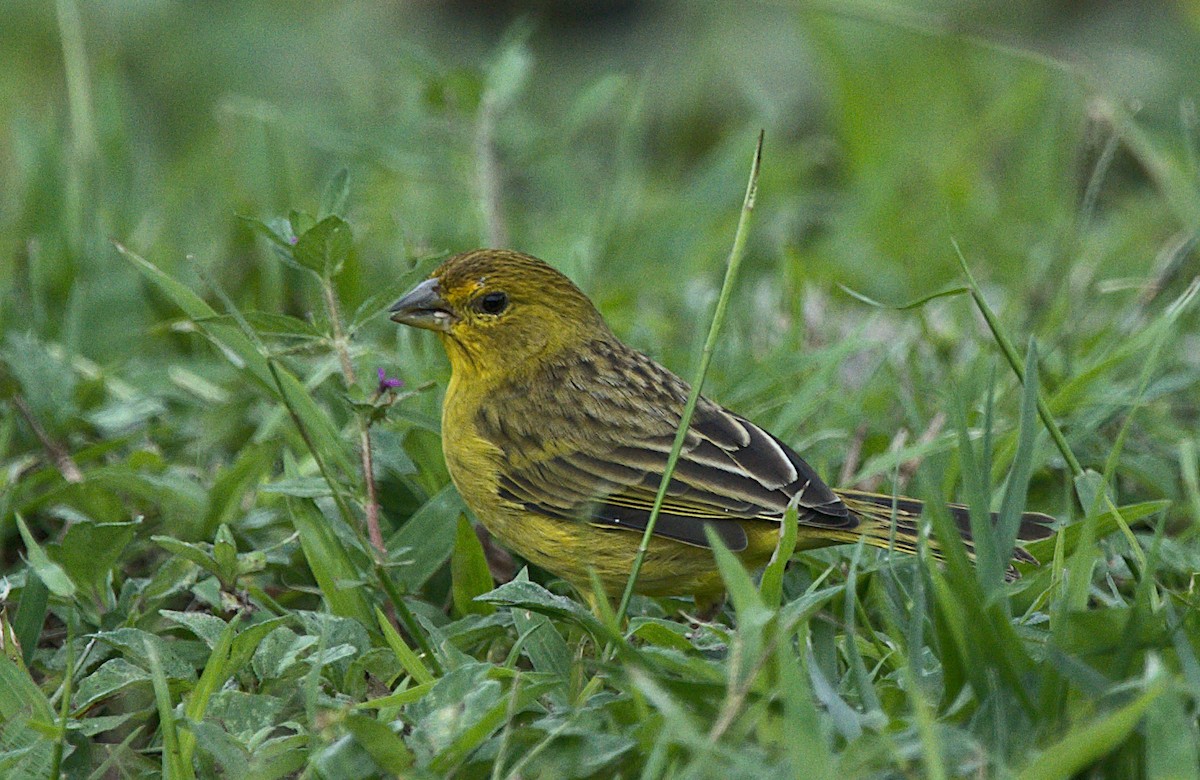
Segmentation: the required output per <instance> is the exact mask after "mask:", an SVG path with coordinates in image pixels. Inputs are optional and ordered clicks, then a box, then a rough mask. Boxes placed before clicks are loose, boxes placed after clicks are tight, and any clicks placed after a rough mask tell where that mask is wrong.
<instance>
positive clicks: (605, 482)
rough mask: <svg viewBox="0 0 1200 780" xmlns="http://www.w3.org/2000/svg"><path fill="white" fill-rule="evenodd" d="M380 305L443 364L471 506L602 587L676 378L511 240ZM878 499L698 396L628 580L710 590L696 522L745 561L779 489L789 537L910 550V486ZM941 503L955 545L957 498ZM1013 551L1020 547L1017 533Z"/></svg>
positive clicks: (646, 586)
mask: <svg viewBox="0 0 1200 780" xmlns="http://www.w3.org/2000/svg"><path fill="white" fill-rule="evenodd" d="M389 311H390V312H391V314H392V319H393V320H395V321H396V322H400V323H403V324H405V325H411V326H413V327H416V328H424V329H427V330H431V331H434V332H435V333H437V335H438V337H439V338H440V340H441V342H442V345H443V346H444V347H445V349H446V354H447V356H448V357H449V359H450V367H451V370H452V374H451V377H450V386H449V388H448V389H447V390H446V398H445V401H444V404H443V407H442V448H443V451H444V454H445V458H446V465H447V467H448V468H449V470H450V476H451V477H452V478H453V480H454V484H455V485H456V486H457V487H458V491H459V493H461V494H462V497H463V499H464V500H465V501H466V503H467V506H469V507H470V508H471V511H472V512H474V513H475V516H476V517H478V518H479V520H480V521H481V522H482V523H483V524H484V526H486V527H487V529H488V530H489V531H491V532H492V534H493V535H494V536H496V537H497V538H498V539H499V540H500V541H501V542H503V543H504V544H505V545H506V546H508V547H509V548H511V549H512V550H513V551H515V552H516V553H518V554H519V555H521V556H523V557H524V558H525V559H527V560H528V561H530V562H532V563H534V564H536V565H538V566H540V567H542V568H544V569H546V570H547V571H550V572H552V573H554V574H556V575H558V576H560V577H562V578H563V579H565V580H567V581H569V582H571V583H572V584H574V585H575V586H576V587H577V588H579V589H580V590H581V591H583V592H584V593H588V592H590V584H589V583H590V577H589V570H593V571H595V572H596V574H597V575H599V578H600V580H601V581H602V582H603V583H604V586H605V588H607V589H608V590H609V592H610V593H619V592H620V591H621V589H623V588H624V585H625V581H626V579H627V578H628V576H629V571H630V568H631V565H632V562H633V559H634V556H635V554H636V552H637V548H638V545H639V543H640V541H641V537H642V533H643V532H644V531H645V528H646V524H647V521H648V519H649V516H650V510H651V507H652V505H653V503H654V498H655V495H656V493H657V491H658V487H659V483H660V481H661V479H662V475H663V471H664V469H665V466H666V462H667V456H668V454H669V452H670V451H671V446H672V444H673V442H674V439H675V435H676V431H677V429H678V427H679V422H680V417H681V414H682V410H683V407H684V404H685V402H686V400H687V397H688V394H689V389H690V388H689V386H688V384H687V383H686V382H684V381H683V380H682V379H680V378H679V377H677V376H676V375H675V374H673V373H671V372H670V371H668V370H667V369H665V368H663V367H662V366H660V365H659V364H658V363H656V362H655V361H653V360H651V359H650V358H649V357H647V356H646V355H644V354H642V353H641V352H638V351H637V350H635V349H632V348H630V347H628V346H626V345H625V344H623V343H622V342H621V340H620V339H618V338H617V337H616V336H615V335H614V334H613V332H612V330H611V329H610V328H609V327H608V324H607V323H606V322H605V321H604V318H603V317H602V316H601V315H600V312H599V311H597V310H596V307H595V306H593V305H592V302H591V301H590V300H588V298H587V296H586V295H584V294H583V292H581V291H580V290H579V288H578V287H576V286H575V285H574V284H573V283H572V282H571V281H570V280H569V279H568V278H567V277H566V276H564V275H563V274H561V273H559V272H558V271H556V270H554V269H553V268H551V267H550V266H549V265H547V264H546V263H544V262H542V261H541V260H538V259H537V258H534V257H530V256H529V255H525V254H521V253H519V252H511V251H504V250H496V249H481V250H476V251H473V252H467V253H464V254H460V255H456V256H454V257H451V258H450V259H448V260H446V261H445V262H444V263H442V265H441V266H439V267H438V268H437V270H435V271H434V272H433V274H432V275H431V276H430V277H429V278H428V279H426V280H425V281H423V282H421V283H420V284H418V285H417V286H416V287H415V288H413V289H412V290H411V291H410V292H409V293H408V294H406V295H405V296H404V297H403V298H401V299H400V300H399V301H397V302H396V303H395V304H394V305H393V306H392V307H391V309H390V310H389ZM893 501H894V499H893V497H892V496H888V495H879V494H874V493H866V492H861V491H857V490H833V489H831V488H829V487H828V486H827V485H826V484H825V483H824V482H822V481H821V478H820V477H819V476H817V473H816V472H815V471H814V470H813V469H812V467H810V466H809V465H808V464H807V463H805V462H804V460H802V459H801V458H800V456H799V455H797V454H796V453H795V452H794V451H793V450H792V449H791V448H790V447H788V446H787V445H786V444H784V443H783V442H782V441H780V440H779V439H777V438H776V437H775V436H772V435H771V434H770V433H768V432H767V431H765V430H763V429H762V428H760V427H758V426H757V425H755V424H754V423H752V422H750V421H749V420H747V419H746V418H744V417H741V416H740V415H738V414H736V413H734V412H731V411H729V410H727V409H724V408H722V407H721V406H719V405H718V404H716V403H713V402H712V401H710V400H708V399H706V398H703V397H701V398H700V400H699V403H698V404H697V406H696V409H695V413H694V416H693V417H692V420H691V425H690V427H689V430H688V433H687V439H686V441H685V444H684V448H683V451H682V454H681V456H680V458H679V461H678V465H677V467H676V469H675V471H674V473H673V475H672V477H671V482H670V486H669V488H668V492H667V496H666V501H665V503H664V504H663V506H662V510H661V512H660V514H659V516H658V521H657V523H656V525H655V528H654V535H653V538H652V540H651V545H650V549H649V551H648V553H647V556H646V559H645V562H644V564H643V567H642V570H641V573H640V576H639V579H638V583H637V585H638V590H639V591H640V592H642V593H645V594H648V595H692V596H695V597H696V599H697V602H698V603H710V602H712V601H713V600H714V599H717V598H719V597H720V594H721V593H722V592H723V586H722V583H721V577H720V574H719V573H718V571H717V568H716V563H715V560H714V558H713V554H712V551H711V550H710V549H709V544H708V539H707V537H706V535H705V528H711V529H712V530H713V531H714V532H716V535H717V536H718V537H720V539H721V540H722V541H723V542H724V543H725V545H726V546H728V547H729V549H730V550H732V551H734V552H735V553H737V555H738V556H739V557H740V558H741V560H742V561H743V562H744V563H745V564H746V565H747V566H748V567H751V568H756V567H759V566H762V565H764V564H765V563H766V562H767V561H768V560H769V559H770V557H771V554H772V552H773V551H774V549H775V547H776V544H777V542H778V539H779V534H780V530H781V527H782V526H781V521H782V518H783V515H784V512H785V510H786V509H787V507H788V504H789V502H794V503H795V504H796V505H797V506H798V508H799V511H800V515H799V522H800V527H799V535H798V543H797V548H798V549H809V548H814V547H822V546H825V545H830V544H840V543H846V542H856V541H858V539H859V538H863V539H865V541H866V542H867V543H868V544H872V545H875V546H878V547H885V548H886V547H889V546H892V545H894V547H895V549H899V550H902V551H905V552H910V553H911V552H915V551H916V546H917V533H918V526H917V518H918V517H919V516H920V514H921V502H920V501H916V500H914V499H911V498H900V499H896V500H895V506H894V507H893ZM949 509H950V512H951V514H952V515H953V517H954V519H955V520H956V522H957V525H958V528H959V529H960V530H961V532H962V534H963V537H964V539H965V540H966V541H967V543H968V546H970V533H969V524H968V521H967V511H966V508H965V507H962V506H959V505H951V506H950V507H949ZM893 515H894V516H895V520H894V521H893ZM1050 522H1052V518H1050V517H1047V516H1046V515H1040V514H1035V513H1028V514H1026V515H1025V516H1024V517H1023V518H1022V523H1021V527H1020V533H1019V537H1020V538H1021V539H1022V540H1026V541H1028V540H1033V539H1040V538H1044V537H1046V536H1049V535H1050V533H1051V532H1050V529H1049V528H1048V527H1047V524H1048V523H1050ZM893 526H894V527H893ZM931 547H933V545H931ZM1014 557H1015V558H1016V559H1017V560H1022V561H1032V560H1033V559H1032V558H1031V557H1030V556H1029V555H1028V553H1026V552H1025V551H1024V550H1021V549H1020V548H1018V549H1017V550H1016V553H1015V556H1014Z"/></svg>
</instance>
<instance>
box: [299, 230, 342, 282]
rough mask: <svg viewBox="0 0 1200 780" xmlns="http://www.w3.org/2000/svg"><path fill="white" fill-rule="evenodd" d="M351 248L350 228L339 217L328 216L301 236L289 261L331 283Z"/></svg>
mask: <svg viewBox="0 0 1200 780" xmlns="http://www.w3.org/2000/svg"><path fill="white" fill-rule="evenodd" d="M353 248H354V240H353V238H352V237H351V235H350V226H349V225H347V224H346V222H345V220H343V219H342V218H341V217H338V216H329V217H325V218H324V219H322V220H321V221H320V222H318V223H317V224H315V225H313V226H312V227H311V228H309V229H308V230H305V231H304V232H303V233H301V234H300V238H299V239H298V240H297V241H296V245H295V246H294V247H292V257H294V258H295V259H296V262H297V263H299V264H300V265H302V266H304V267H305V268H307V269H309V270H311V271H313V272H315V273H316V274H317V275H318V276H322V277H324V278H326V279H332V278H333V277H335V276H337V275H338V274H339V273H341V270H342V266H344V265H345V263H346V259H347V258H348V257H349V256H350V252H351V250H352V249H353Z"/></svg>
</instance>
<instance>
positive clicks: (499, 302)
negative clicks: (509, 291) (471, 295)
mask: <svg viewBox="0 0 1200 780" xmlns="http://www.w3.org/2000/svg"><path fill="white" fill-rule="evenodd" d="M507 308H508V295H506V294H505V293H502V292H490V293H488V294H487V295H484V296H483V297H482V298H480V299H479V310H480V311H481V312H483V313H484V314H499V313H500V312H502V311H504V310H505V309H507Z"/></svg>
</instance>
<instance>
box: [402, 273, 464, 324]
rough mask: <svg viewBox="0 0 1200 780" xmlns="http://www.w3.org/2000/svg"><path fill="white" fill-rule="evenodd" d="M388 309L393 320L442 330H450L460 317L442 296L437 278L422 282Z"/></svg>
mask: <svg viewBox="0 0 1200 780" xmlns="http://www.w3.org/2000/svg"><path fill="white" fill-rule="evenodd" d="M388 311H389V312H390V313H391V315H392V321H393V322H400V323H403V324H405V325H411V326H412V327H414V328H424V329H425V330H440V331H442V332H449V330H450V326H451V325H453V324H454V322H455V321H456V320H457V319H458V318H457V317H455V316H454V312H453V311H452V310H451V308H450V304H448V303H446V299H445V298H443V297H442V291H441V288H440V287H439V286H438V280H437V279H426V280H425V281H423V282H421V283H420V284H418V285H417V286H416V287H414V288H412V289H411V290H409V291H408V292H407V293H405V295H404V297H403V298H401V299H400V300H398V301H396V302H395V303H393V304H392V306H391V308H390V309H388Z"/></svg>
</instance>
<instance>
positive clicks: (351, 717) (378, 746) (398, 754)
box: [342, 712, 413, 775]
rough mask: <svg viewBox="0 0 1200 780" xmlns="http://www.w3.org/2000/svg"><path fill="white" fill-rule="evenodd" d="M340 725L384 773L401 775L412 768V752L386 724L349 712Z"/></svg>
mask: <svg viewBox="0 0 1200 780" xmlns="http://www.w3.org/2000/svg"><path fill="white" fill-rule="evenodd" d="M342 724H343V725H344V726H345V727H346V730H347V731H349V732H350V733H351V734H353V735H354V739H356V740H357V741H358V744H359V745H361V746H362V748H363V750H366V751H367V753H368V754H369V755H370V756H371V759H372V760H373V761H374V762H375V763H376V764H377V765H378V766H379V768H380V769H381V770H383V771H384V772H387V773H388V774H390V775H401V774H402V773H404V772H405V771H406V770H407V769H408V768H409V767H410V766H412V763H413V754H412V752H411V751H410V750H409V749H408V748H407V747H406V746H405V744H404V740H403V739H401V738H400V735H399V734H397V733H396V732H395V731H394V730H392V728H391V727H390V726H388V725H387V724H386V723H380V722H379V721H378V720H376V719H375V718H372V717H369V716H367V715H361V714H359V713H356V712H351V713H349V714H347V715H346V718H345V720H343V721H342Z"/></svg>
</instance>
